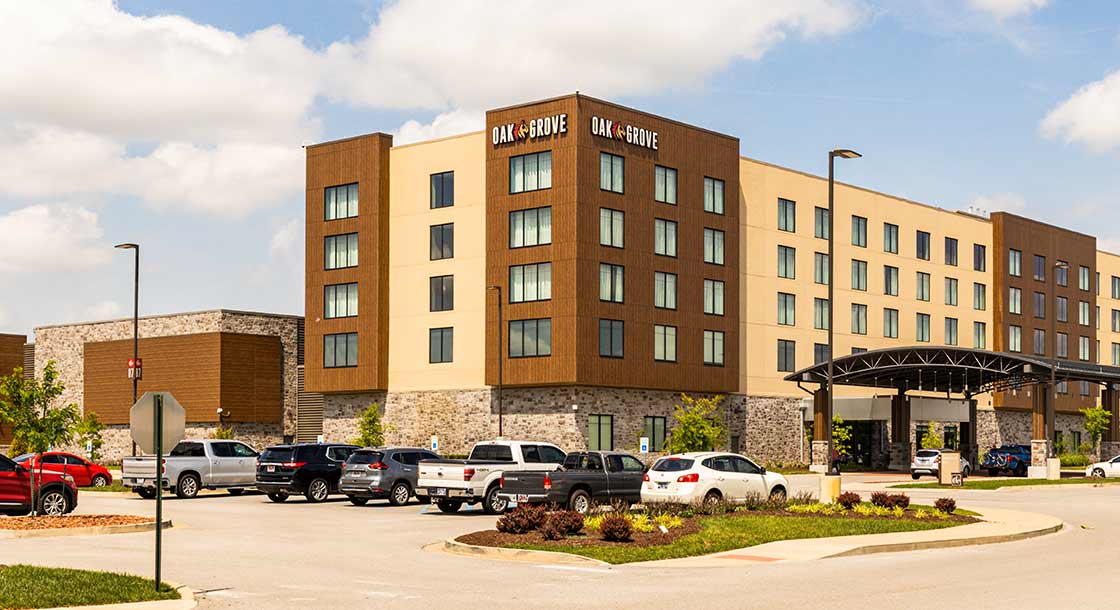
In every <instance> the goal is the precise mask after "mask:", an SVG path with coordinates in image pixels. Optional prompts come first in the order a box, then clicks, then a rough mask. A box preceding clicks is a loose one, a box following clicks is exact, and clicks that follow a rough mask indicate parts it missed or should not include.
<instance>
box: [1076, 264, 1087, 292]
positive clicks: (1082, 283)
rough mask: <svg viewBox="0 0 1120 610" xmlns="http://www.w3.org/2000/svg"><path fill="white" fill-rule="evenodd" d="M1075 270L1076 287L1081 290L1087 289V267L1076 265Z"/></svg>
mask: <svg viewBox="0 0 1120 610" xmlns="http://www.w3.org/2000/svg"><path fill="white" fill-rule="evenodd" d="M1077 271H1078V272H1079V273H1078V274H1077V287H1078V288H1080V289H1081V290H1089V268H1088V267H1084V266H1082V267H1078V268H1077Z"/></svg>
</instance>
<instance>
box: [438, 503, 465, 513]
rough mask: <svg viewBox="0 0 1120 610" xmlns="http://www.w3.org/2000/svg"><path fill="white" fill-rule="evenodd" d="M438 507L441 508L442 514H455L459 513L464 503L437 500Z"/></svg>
mask: <svg viewBox="0 0 1120 610" xmlns="http://www.w3.org/2000/svg"><path fill="white" fill-rule="evenodd" d="M436 506H438V507H439V510H440V512H444V513H455V512H459V508H460V507H461V506H463V503H462V502H460V501H459V500H436Z"/></svg>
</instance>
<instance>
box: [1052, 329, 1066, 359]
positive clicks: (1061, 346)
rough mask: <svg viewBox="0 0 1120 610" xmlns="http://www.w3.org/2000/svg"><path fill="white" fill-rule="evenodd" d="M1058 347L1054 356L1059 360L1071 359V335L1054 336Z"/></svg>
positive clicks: (1060, 334)
mask: <svg viewBox="0 0 1120 610" xmlns="http://www.w3.org/2000/svg"><path fill="white" fill-rule="evenodd" d="M1054 338H1055V339H1056V341H1055V342H1056V343H1057V345H1056V346H1055V347H1054V355H1055V356H1057V357H1059V358H1068V357H1069V335H1067V334H1066V333H1057V334H1056V335H1054Z"/></svg>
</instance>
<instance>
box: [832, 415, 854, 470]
mask: <svg viewBox="0 0 1120 610" xmlns="http://www.w3.org/2000/svg"><path fill="white" fill-rule="evenodd" d="M832 448H833V449H835V450H836V452H837V453H839V454H840V455H850V454H851V451H852V425H851V424H845V423H844V420H843V419H841V417H840V416H839V415H833V416H832ZM829 459H830V460H831V459H832V457H831V456H829Z"/></svg>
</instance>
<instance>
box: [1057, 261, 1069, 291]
mask: <svg viewBox="0 0 1120 610" xmlns="http://www.w3.org/2000/svg"><path fill="white" fill-rule="evenodd" d="M1054 281H1055V282H1057V284H1058V285H1059V286H1069V263H1067V262H1065V261H1058V262H1057V263H1056V264H1055V267H1054Z"/></svg>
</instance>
